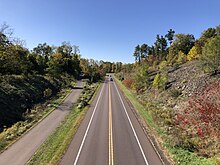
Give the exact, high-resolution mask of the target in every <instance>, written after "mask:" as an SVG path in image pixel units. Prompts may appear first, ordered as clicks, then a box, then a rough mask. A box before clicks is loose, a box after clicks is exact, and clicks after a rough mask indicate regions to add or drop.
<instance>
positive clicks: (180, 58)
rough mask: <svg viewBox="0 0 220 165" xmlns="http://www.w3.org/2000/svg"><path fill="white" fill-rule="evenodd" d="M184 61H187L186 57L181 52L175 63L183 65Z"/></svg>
mask: <svg viewBox="0 0 220 165" xmlns="http://www.w3.org/2000/svg"><path fill="white" fill-rule="evenodd" d="M186 61H187V58H186V55H185V54H184V53H183V52H182V51H179V52H178V56H177V60H176V62H177V63H178V64H183V63H185V62H186Z"/></svg>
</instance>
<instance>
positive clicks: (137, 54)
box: [133, 45, 141, 64]
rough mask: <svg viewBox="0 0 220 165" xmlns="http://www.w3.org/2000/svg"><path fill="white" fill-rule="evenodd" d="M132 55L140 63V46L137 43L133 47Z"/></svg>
mask: <svg viewBox="0 0 220 165" xmlns="http://www.w3.org/2000/svg"><path fill="white" fill-rule="evenodd" d="M133 56H134V57H135V62H138V64H140V63H141V48H140V45H137V46H136V47H135V50H134V54H133Z"/></svg>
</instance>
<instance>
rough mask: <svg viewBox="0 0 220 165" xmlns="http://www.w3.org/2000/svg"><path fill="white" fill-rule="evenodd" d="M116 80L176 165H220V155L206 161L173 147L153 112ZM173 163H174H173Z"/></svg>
mask: <svg viewBox="0 0 220 165" xmlns="http://www.w3.org/2000/svg"><path fill="white" fill-rule="evenodd" d="M114 80H115V81H116V82H117V84H118V85H119V87H120V89H121V90H122V91H123V92H124V94H125V96H126V97H127V98H128V99H129V101H130V102H131V103H132V105H133V106H134V108H135V110H136V111H137V112H138V113H139V114H140V116H141V118H142V119H144V121H145V122H146V124H147V125H148V126H149V127H150V128H149V129H150V130H151V131H156V136H159V139H160V143H161V145H162V146H163V147H164V148H165V149H166V151H168V155H167V156H168V157H171V159H172V161H174V162H175V163H174V164H181V165H188V164H190V165H219V164H220V159H219V155H216V156H215V157H213V158H209V159H206V158H204V157H201V156H197V155H196V154H194V153H192V152H189V151H187V150H184V149H182V148H180V147H175V146H172V144H171V141H172V139H170V138H169V136H168V133H167V132H166V131H165V130H164V129H163V128H161V127H159V126H158V125H157V124H156V123H155V122H154V120H153V114H152V113H151V110H147V107H146V108H145V107H144V106H143V105H142V104H141V103H139V101H138V99H137V97H136V95H135V94H133V93H132V92H131V91H130V90H129V89H127V88H126V87H125V86H124V85H123V84H122V82H121V81H120V80H118V79H117V78H116V77H115V78H114ZM171 163H173V162H171Z"/></svg>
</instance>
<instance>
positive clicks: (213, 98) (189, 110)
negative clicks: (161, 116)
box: [174, 83, 220, 157]
mask: <svg viewBox="0 0 220 165" xmlns="http://www.w3.org/2000/svg"><path fill="white" fill-rule="evenodd" d="M174 133H175V137H176V138H177V144H178V145H179V146H181V147H184V148H186V149H189V150H195V151H197V152H198V153H199V154H200V155H203V156H207V157H209V156H213V155H215V154H217V153H219V152H220V84H217V83H215V84H210V85H207V86H206V87H205V88H204V90H203V92H200V93H197V94H195V95H193V96H192V97H191V98H190V99H189V101H188V104H187V107H186V108H184V110H183V111H181V112H178V113H176V116H175V131H174Z"/></svg>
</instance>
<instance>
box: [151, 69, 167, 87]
mask: <svg viewBox="0 0 220 165" xmlns="http://www.w3.org/2000/svg"><path fill="white" fill-rule="evenodd" d="M167 76H168V74H167V73H166V72H165V73H163V74H159V73H158V74H157V75H156V76H155V77H154V81H153V87H154V88H157V89H163V90H165V89H166V85H167V81H168V77H167Z"/></svg>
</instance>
